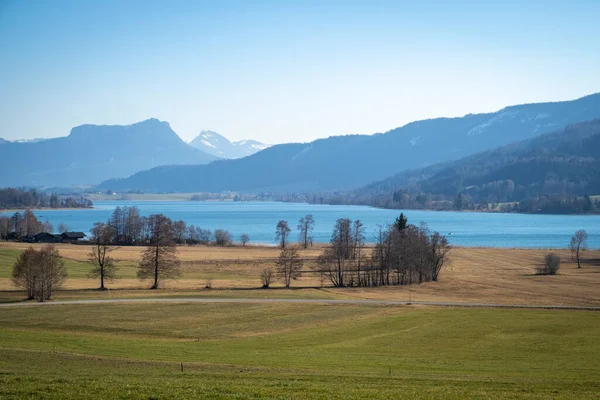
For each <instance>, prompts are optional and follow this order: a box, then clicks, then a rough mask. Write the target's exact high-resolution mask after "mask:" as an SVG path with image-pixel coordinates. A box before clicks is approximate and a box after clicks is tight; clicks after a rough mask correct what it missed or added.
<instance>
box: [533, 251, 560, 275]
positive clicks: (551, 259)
mask: <svg viewBox="0 0 600 400" xmlns="http://www.w3.org/2000/svg"><path fill="white" fill-rule="evenodd" d="M559 268H560V257H559V256H558V255H557V254H555V253H549V254H546V257H544V265H542V266H540V267H538V268H537V269H536V271H535V273H536V274H538V275H556V273H557V272H558V270H559Z"/></svg>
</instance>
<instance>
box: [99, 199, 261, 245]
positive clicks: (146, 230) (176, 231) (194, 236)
mask: <svg viewBox="0 0 600 400" xmlns="http://www.w3.org/2000/svg"><path fill="white" fill-rule="evenodd" d="M165 218H166V217H165ZM169 221H171V220H170V219H169ZM170 224H171V229H170V234H171V235H172V240H173V242H174V243H175V244H184V243H187V244H208V243H211V241H212V242H214V243H215V244H216V245H217V246H231V245H232V244H233V236H232V234H231V233H230V232H229V231H226V230H224V229H215V231H214V232H211V231H210V229H203V228H201V227H199V226H195V225H194V224H189V225H188V224H187V223H186V222H185V221H182V220H178V221H171V222H170ZM105 225H107V226H109V227H110V228H112V230H111V235H112V239H111V243H113V244H117V245H122V246H126V245H136V244H147V243H148V242H149V241H151V239H152V228H153V221H152V216H150V217H145V216H142V215H141V214H140V211H139V209H138V208H137V207H135V206H133V207H127V206H125V207H116V208H115V210H114V211H113V213H112V215H111V216H110V218H109V219H108V221H107V222H106V224H105ZM249 241H250V237H249V236H248V235H247V234H242V235H241V237H240V242H241V243H242V245H246V244H247V243H248V242H249Z"/></svg>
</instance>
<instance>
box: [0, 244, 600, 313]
mask: <svg viewBox="0 0 600 400" xmlns="http://www.w3.org/2000/svg"><path fill="white" fill-rule="evenodd" d="M25 247H26V244H19V243H1V244H0V301H5V302H6V301H18V300H19V299H21V298H22V292H19V291H16V288H15V287H14V286H13V284H12V282H11V281H10V272H11V268H12V265H13V263H14V260H16V258H17V256H18V254H19V252H20V251H21V249H23V248H25ZM58 248H59V250H60V253H61V254H62V255H63V257H65V259H66V265H67V269H68V271H69V277H70V278H69V279H68V281H67V282H66V285H65V289H68V290H66V291H60V292H57V294H56V296H55V298H56V299H57V300H68V299H93V298H131V297H157V296H167V297H195V296H211V297H260V298H268V297H271V298H317V299H324V298H330V299H373V300H399V301H407V300H412V301H434V302H473V303H486V304H530V305H570V306H598V305H600V290H598V288H599V287H600V252H599V251H588V252H584V253H583V260H584V262H583V267H582V268H581V269H578V268H577V265H576V264H575V263H574V262H573V261H572V260H571V256H570V253H569V252H568V251H558V252H557V253H558V254H559V255H560V256H561V259H562V263H563V264H562V267H561V270H560V271H559V275H557V276H536V275H534V272H535V268H536V266H538V265H539V264H540V263H541V262H542V260H543V257H544V255H545V254H546V253H547V251H546V250H522V249H474V248H456V249H453V250H452V252H451V253H450V254H451V262H450V263H449V264H448V266H447V267H446V268H445V269H444V270H443V272H442V274H441V276H440V281H439V282H430V283H426V284H423V285H411V286H410V287H407V286H404V287H394V286H392V287H378V288H342V289H337V288H332V287H330V285H329V282H327V281H321V279H320V277H319V276H318V275H316V274H315V273H314V272H313V271H312V270H311V268H310V266H311V265H313V264H314V259H315V257H316V256H318V254H320V252H321V249H320V248H318V247H315V248H311V249H309V250H306V251H305V250H301V251H300V254H301V256H302V257H303V258H305V260H306V262H305V267H304V270H305V273H304V274H303V276H302V277H300V278H299V279H297V280H295V281H293V282H292V288H293V289H294V290H286V289H283V288H282V285H281V283H280V282H275V283H274V285H273V289H271V290H262V289H260V286H261V283H260V278H259V276H260V271H262V269H263V268H265V267H274V265H275V260H276V258H277V256H278V254H279V250H278V249H276V248H272V247H246V248H241V247H232V248H218V247H204V246H194V247H180V248H179V257H180V259H181V260H182V265H183V270H184V274H183V277H182V279H180V280H178V281H172V282H168V283H167V285H166V289H164V290H158V291H150V290H146V289H147V288H148V287H149V286H150V285H149V283H148V282H143V281H139V280H138V279H137V278H136V266H137V262H138V260H139V259H140V252H141V250H142V248H139V247H122V248H119V249H117V250H116V251H115V252H114V253H113V256H114V257H115V259H116V260H117V265H118V266H119V267H120V270H119V276H120V279H118V280H116V281H114V282H112V283H110V284H109V285H108V287H109V288H110V289H111V290H110V292H98V291H95V290H93V289H95V288H96V287H97V285H98V282H97V281H96V280H94V279H90V278H88V276H87V274H88V272H89V270H90V268H91V266H90V265H89V264H87V263H86V260H87V253H88V252H89V247H86V246H74V245H60V246H58ZM209 284H210V285H211V286H212V288H213V289H212V290H208V289H206V288H205V287H206V286H207V285H209Z"/></svg>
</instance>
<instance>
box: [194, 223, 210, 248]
mask: <svg viewBox="0 0 600 400" xmlns="http://www.w3.org/2000/svg"><path fill="white" fill-rule="evenodd" d="M196 235H198V241H199V242H200V243H203V244H208V242H210V235H211V232H210V229H202V228H200V227H199V226H197V227H196Z"/></svg>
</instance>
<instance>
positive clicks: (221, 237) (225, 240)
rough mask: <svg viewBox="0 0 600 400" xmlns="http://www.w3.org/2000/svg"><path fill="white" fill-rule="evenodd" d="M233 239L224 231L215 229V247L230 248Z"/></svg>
mask: <svg viewBox="0 0 600 400" xmlns="http://www.w3.org/2000/svg"><path fill="white" fill-rule="evenodd" d="M232 243H233V239H232V238H231V233H230V232H229V231H226V230H225V229H215V244H216V245H217V246H224V247H225V246H231V244H232Z"/></svg>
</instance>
